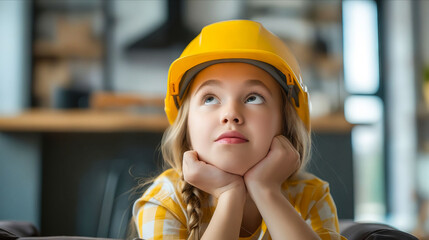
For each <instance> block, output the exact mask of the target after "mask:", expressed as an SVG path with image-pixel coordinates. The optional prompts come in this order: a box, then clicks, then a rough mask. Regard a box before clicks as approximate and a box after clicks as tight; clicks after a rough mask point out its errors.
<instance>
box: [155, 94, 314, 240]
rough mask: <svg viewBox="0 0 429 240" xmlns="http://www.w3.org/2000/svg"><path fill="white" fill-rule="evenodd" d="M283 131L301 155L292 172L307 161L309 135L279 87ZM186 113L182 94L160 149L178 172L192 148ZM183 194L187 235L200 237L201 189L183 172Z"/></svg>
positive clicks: (165, 164)
mask: <svg viewBox="0 0 429 240" xmlns="http://www.w3.org/2000/svg"><path fill="white" fill-rule="evenodd" d="M281 92H282V109H281V111H282V112H283V114H282V115H283V121H282V134H283V135H284V136H285V137H286V138H287V139H289V141H290V142H291V143H292V145H293V146H294V147H295V149H296V150H297V151H298V153H299V155H300V167H299V169H298V170H297V171H296V172H295V173H294V174H296V173H298V172H299V171H302V170H304V169H305V166H306V165H307V162H308V159H309V157H310V156H309V155H310V149H311V137H310V131H308V130H307V129H306V127H305V125H304V123H303V122H302V121H301V119H300V118H299V116H298V114H297V113H296V111H295V109H294V107H293V106H292V103H291V102H290V98H289V96H288V95H287V94H286V93H285V91H284V90H283V89H282V91H281ZM188 113H189V98H188V97H187V96H185V98H184V101H183V103H182V106H181V107H180V109H179V112H178V115H177V118H176V120H175V122H174V123H173V125H171V126H170V127H169V128H167V130H166V131H165V132H164V135H163V138H162V142H161V151H162V156H163V158H164V167H166V168H170V167H171V168H173V169H175V170H176V171H177V172H178V173H179V174H182V157H183V154H184V153H185V152H186V151H188V150H191V145H190V141H189V134H188V126H187V122H188ZM181 187H182V194H183V199H184V201H185V204H186V206H187V209H186V210H187V215H188V225H187V228H188V232H189V237H188V239H199V230H200V223H201V220H202V215H203V214H202V210H201V206H202V200H203V194H204V193H203V192H202V191H201V190H199V189H198V188H195V187H194V186H192V185H190V184H189V183H187V182H185V181H184V180H183V175H182V183H181Z"/></svg>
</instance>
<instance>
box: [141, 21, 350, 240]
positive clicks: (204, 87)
mask: <svg viewBox="0 0 429 240" xmlns="http://www.w3.org/2000/svg"><path fill="white" fill-rule="evenodd" d="M308 104H309V103H308V95H307V91H306V87H305V86H304V85H303V83H302V80H301V75H300V70H299V66H298V64H297V62H296V60H295V58H294V57H293V55H292V54H291V53H290V52H289V50H288V48H287V47H286V46H285V45H284V43H283V42H282V41H281V40H280V39H279V38H278V37H276V36H275V35H273V34H272V33H271V32H269V31H267V30H266V29H265V28H264V27H263V26H262V25H261V24H259V23H257V22H254V21H249V20H232V21H225V22H219V23H215V24H211V25H209V26H206V27H205V28H203V30H202V31H201V33H200V34H199V35H198V36H197V37H196V38H195V39H194V40H193V41H192V42H191V43H190V44H189V45H188V46H187V47H186V49H185V50H184V51H183V53H182V55H181V56H180V57H179V58H178V59H177V60H176V61H174V62H173V63H172V64H171V66H170V71H169V77H168V88H167V96H166V99H165V111H166V114H167V117H168V120H169V122H170V124H171V126H170V127H169V128H168V129H167V130H166V132H165V133H164V136H163V139H162V146H161V149H162V154H163V158H164V160H165V163H166V164H167V166H168V167H169V169H168V170H166V171H165V172H163V173H162V174H161V175H160V176H159V177H157V178H156V179H155V181H154V182H153V184H152V185H151V186H150V187H149V188H148V189H147V190H146V192H145V193H144V194H143V196H142V197H141V198H140V199H138V200H137V201H136V202H135V204H134V208H133V216H134V221H135V224H136V226H137V229H138V233H139V236H140V237H141V238H144V239H164V238H166V239H170V238H171V239H200V238H201V239H239V238H240V239H341V238H342V237H341V236H340V235H339V233H338V231H339V230H338V219H337V213H336V208H335V204H334V202H333V200H332V197H331V195H330V193H329V188H328V184H327V183H326V182H324V181H322V180H320V179H318V178H316V177H315V176H313V175H311V174H309V173H306V172H305V171H304V170H303V169H304V167H305V165H306V163H307V159H308V155H309V151H310V121H309V111H308Z"/></svg>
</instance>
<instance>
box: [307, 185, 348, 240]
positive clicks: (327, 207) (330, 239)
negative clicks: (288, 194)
mask: <svg viewBox="0 0 429 240" xmlns="http://www.w3.org/2000/svg"><path fill="white" fill-rule="evenodd" d="M312 200H313V201H311V202H312V203H314V204H313V205H311V204H310V209H309V214H308V216H307V217H308V218H307V223H309V224H310V225H311V227H312V228H313V230H314V231H315V232H316V233H317V235H319V237H320V238H321V239H322V240H337V239H338V240H340V239H341V240H343V239H344V240H346V238H344V237H343V236H341V235H340V234H339V225H338V217H337V209H336V206H335V203H334V200H333V199H332V196H331V194H330V193H329V187H328V185H327V184H326V185H324V186H320V187H318V188H316V189H315V191H314V194H313V199H312Z"/></svg>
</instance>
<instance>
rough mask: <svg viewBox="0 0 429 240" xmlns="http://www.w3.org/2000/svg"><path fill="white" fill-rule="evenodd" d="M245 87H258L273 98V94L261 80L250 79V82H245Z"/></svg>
mask: <svg viewBox="0 0 429 240" xmlns="http://www.w3.org/2000/svg"><path fill="white" fill-rule="evenodd" d="M245 85H246V86H260V87H262V88H264V89H265V91H267V92H268V93H269V94H270V95H271V96H273V93H272V92H271V90H270V89H269V88H268V87H267V85H265V83H264V82H262V81H261V80H257V79H250V80H247V81H246V83H245Z"/></svg>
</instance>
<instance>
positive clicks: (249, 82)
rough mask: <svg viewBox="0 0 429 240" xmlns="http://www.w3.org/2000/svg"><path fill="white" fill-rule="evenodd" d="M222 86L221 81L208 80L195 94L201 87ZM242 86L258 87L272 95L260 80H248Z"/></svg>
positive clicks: (200, 87)
mask: <svg viewBox="0 0 429 240" xmlns="http://www.w3.org/2000/svg"><path fill="white" fill-rule="evenodd" d="M222 85H223V83H222V81H220V80H216V79H210V80H207V81H205V82H204V83H202V84H201V85H200V86H198V88H197V90H195V94H197V93H198V92H199V91H200V89H202V88H203V87H206V86H216V87H218V86H222ZM244 85H245V86H246V87H247V86H250V87H252V86H260V87H262V88H264V89H265V91H267V92H268V93H269V94H270V95H271V96H272V95H273V93H272V92H271V90H270V89H269V88H268V87H267V85H265V84H264V83H263V82H262V81H261V80H257V79H250V80H247V81H246V82H245V84H244Z"/></svg>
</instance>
